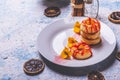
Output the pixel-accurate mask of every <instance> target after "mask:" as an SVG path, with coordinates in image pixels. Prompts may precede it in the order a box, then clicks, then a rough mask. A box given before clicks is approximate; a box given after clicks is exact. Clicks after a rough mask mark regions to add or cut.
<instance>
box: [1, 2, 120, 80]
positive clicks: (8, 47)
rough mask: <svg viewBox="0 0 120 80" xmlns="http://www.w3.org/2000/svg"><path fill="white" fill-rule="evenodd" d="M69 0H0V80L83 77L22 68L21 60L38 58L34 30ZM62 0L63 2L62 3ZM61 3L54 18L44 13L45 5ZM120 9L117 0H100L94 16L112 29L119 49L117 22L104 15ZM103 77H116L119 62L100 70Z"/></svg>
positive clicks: (67, 8) (82, 79) (71, 79)
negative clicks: (35, 72)
mask: <svg viewBox="0 0 120 80" xmlns="http://www.w3.org/2000/svg"><path fill="white" fill-rule="evenodd" d="M68 2H69V0H57V1H56V0H55V1H54V0H53V2H52V3H51V2H50V1H49V0H0V80H86V79H87V77H86V76H79V77H73V76H65V75H62V74H58V73H56V72H54V71H52V70H51V69H49V68H48V67H47V66H46V67H45V70H44V71H43V72H42V73H41V74H39V75H36V76H28V75H26V74H25V73H24V72H23V64H24V62H25V61H27V60H29V59H31V58H39V54H38V52H37V48H36V40H37V36H38V34H39V33H40V32H41V31H42V30H43V29H44V28H45V26H46V25H47V24H49V23H51V22H53V21H55V20H57V19H60V18H65V17H66V16H68V15H69V13H70V12H71V7H70V5H69V3H68ZM63 3H64V4H63ZM52 5H56V6H59V7H61V11H62V12H61V15H59V16H58V17H55V18H48V17H46V16H44V9H45V8H46V7H47V6H52ZM118 10H120V0H100V11H99V16H98V19H99V20H101V21H103V22H104V23H106V24H107V25H108V26H109V27H110V28H111V29H112V30H113V32H114V33H115V36H116V39H117V45H118V48H119V49H120V25H119V24H114V23H111V22H109V20H108V19H107V18H108V15H109V14H110V13H111V12H112V11H118ZM102 73H103V74H104V75H105V78H106V80H120V76H119V74H120V62H119V61H118V60H116V61H115V62H114V63H113V65H111V66H110V67H109V68H108V69H106V70H104V71H103V72H102Z"/></svg>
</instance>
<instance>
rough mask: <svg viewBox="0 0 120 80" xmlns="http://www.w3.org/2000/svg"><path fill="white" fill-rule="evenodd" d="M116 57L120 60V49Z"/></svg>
mask: <svg viewBox="0 0 120 80" xmlns="http://www.w3.org/2000/svg"><path fill="white" fill-rule="evenodd" d="M116 58H117V59H118V60H119V61H120V51H118V52H117V53H116Z"/></svg>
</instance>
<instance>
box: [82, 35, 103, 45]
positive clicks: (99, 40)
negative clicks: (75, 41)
mask: <svg viewBox="0 0 120 80" xmlns="http://www.w3.org/2000/svg"><path fill="white" fill-rule="evenodd" d="M81 41H82V42H85V43H86V44H88V45H96V44H98V43H100V42H101V38H100V36H99V37H98V38H97V39H86V38H84V37H83V36H81Z"/></svg>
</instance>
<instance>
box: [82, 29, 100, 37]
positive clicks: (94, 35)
mask: <svg viewBox="0 0 120 80" xmlns="http://www.w3.org/2000/svg"><path fill="white" fill-rule="evenodd" d="M80 34H81V36H82V37H84V38H86V39H97V38H98V37H99V36H100V31H98V32H97V33H94V34H89V33H85V32H83V31H81V32H80Z"/></svg>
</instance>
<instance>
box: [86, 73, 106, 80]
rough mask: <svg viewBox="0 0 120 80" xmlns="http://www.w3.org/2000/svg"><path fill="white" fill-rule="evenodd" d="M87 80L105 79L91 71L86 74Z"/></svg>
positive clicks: (100, 74)
mask: <svg viewBox="0 0 120 80" xmlns="http://www.w3.org/2000/svg"><path fill="white" fill-rule="evenodd" d="M88 80H105V78H104V76H103V75H102V73H100V72H98V71H91V72H90V73H89V74H88Z"/></svg>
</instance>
